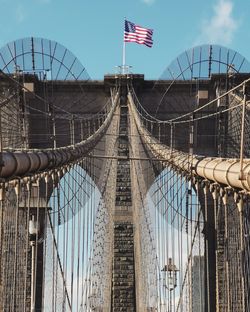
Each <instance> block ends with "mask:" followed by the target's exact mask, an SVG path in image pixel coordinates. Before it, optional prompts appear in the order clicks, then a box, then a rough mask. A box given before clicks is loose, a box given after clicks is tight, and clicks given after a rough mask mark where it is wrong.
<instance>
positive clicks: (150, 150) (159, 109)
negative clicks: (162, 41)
mask: <svg viewBox="0 0 250 312" xmlns="http://www.w3.org/2000/svg"><path fill="white" fill-rule="evenodd" d="M249 85H250V63H249V62H248V61H247V60H246V59H245V58H244V57H243V56H242V55H240V54H239V53H237V52H235V51H232V50H230V49H227V48H225V47H220V46H215V45H203V46H199V47H195V48H192V49H190V50H188V51H185V52H184V53H183V54H181V55H180V56H178V57H177V58H176V60H174V61H173V62H172V63H171V64H170V65H169V66H168V67H167V69H166V70H165V71H164V72H163V74H162V76H161V77H160V79H159V80H157V81H152V80H145V79H144V75H142V74H132V73H130V72H128V71H127V72H124V69H123V71H122V72H121V73H117V74H110V75H106V76H105V77H104V80H103V81H92V80H90V77H89V75H88V73H87V71H86V69H85V67H83V66H82V64H81V63H80V62H79V61H78V59H77V58H76V57H75V56H74V55H73V54H72V53H71V52H70V51H69V50H67V49H66V48H65V47H63V46H62V45H60V44H58V43H56V42H53V41H50V40H46V39H41V38H25V39H20V40H17V41H14V42H11V43H8V44H6V46H4V47H3V48H1V49H0V311H11V312H24V311H27V312H29V311H32V312H34V311H79V312H80V311H81V312H90V311H103V312H111V311H112V312H118V311H131V312H133V311H137V312H143V311H161V312H170V311H171V312H191V311H192V312H215V311H225V312H226V311H227V312H228V311H233V312H242V311H249V310H250V298H249V294H250V281H249V264H250V250H249V247H250V245H249V242H250V241H249V239H250V237H249V229H250V225H249V224H248V223H249V221H250V212H249V211H248V209H249V191H250V158H249V157H250V156H249V144H250V122H249V114H250V112H249V109H250V106H249V103H250V101H249V95H250V93H249V90H250V89H249Z"/></svg>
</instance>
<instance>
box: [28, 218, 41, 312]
mask: <svg viewBox="0 0 250 312" xmlns="http://www.w3.org/2000/svg"><path fill="white" fill-rule="evenodd" d="M38 233H39V223H38V221H37V220H35V216H34V215H32V217H31V220H29V236H30V246H31V299H30V305H31V309H30V310H31V312H34V311H35V309H36V248H37V246H36V241H37V235H38Z"/></svg>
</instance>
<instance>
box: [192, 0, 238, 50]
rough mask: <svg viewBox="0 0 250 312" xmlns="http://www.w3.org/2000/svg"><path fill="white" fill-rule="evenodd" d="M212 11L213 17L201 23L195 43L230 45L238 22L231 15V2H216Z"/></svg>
mask: <svg viewBox="0 0 250 312" xmlns="http://www.w3.org/2000/svg"><path fill="white" fill-rule="evenodd" d="M213 10H214V14H213V16H212V17H211V18H210V19H206V20H204V21H203V23H202V28H201V34H200V36H199V37H198V39H197V43H219V44H225V45H227V44H230V43H231V42H232V40H233V36H234V34H235V32H236V30H237V29H238V27H239V21H238V20H236V19H235V18H234V17H233V14H232V13H233V2H232V0H218V1H217V3H216V5H215V6H214V7H213Z"/></svg>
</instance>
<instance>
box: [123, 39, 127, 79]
mask: <svg viewBox="0 0 250 312" xmlns="http://www.w3.org/2000/svg"><path fill="white" fill-rule="evenodd" d="M125 66H126V42H125V41H124V39H123V51H122V74H123V75H124V74H125Z"/></svg>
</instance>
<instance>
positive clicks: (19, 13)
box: [15, 5, 25, 23]
mask: <svg viewBox="0 0 250 312" xmlns="http://www.w3.org/2000/svg"><path fill="white" fill-rule="evenodd" d="M24 12H25V10H24V8H23V7H22V6H21V5H19V6H17V7H16V11H15V17H16V20H17V22H18V23H22V22H23V21H24V19H25V13H24Z"/></svg>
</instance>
